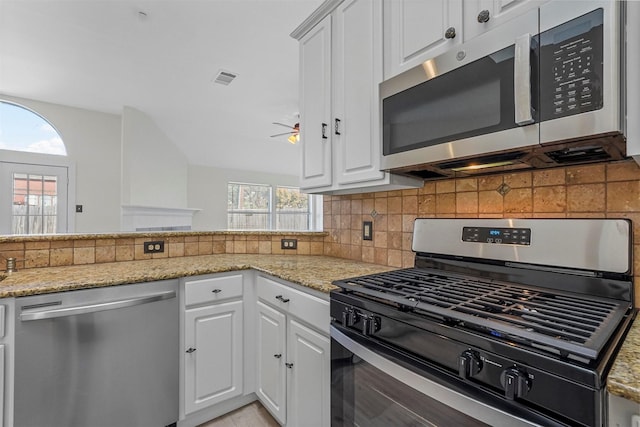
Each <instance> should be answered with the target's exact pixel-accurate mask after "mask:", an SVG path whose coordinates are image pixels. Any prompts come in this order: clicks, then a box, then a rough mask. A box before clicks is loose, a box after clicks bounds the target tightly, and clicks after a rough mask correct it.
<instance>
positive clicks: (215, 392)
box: [184, 301, 243, 414]
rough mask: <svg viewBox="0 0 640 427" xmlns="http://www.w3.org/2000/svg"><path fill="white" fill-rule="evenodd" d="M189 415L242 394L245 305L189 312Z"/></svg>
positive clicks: (187, 330) (186, 343) (233, 304)
mask: <svg viewBox="0 0 640 427" xmlns="http://www.w3.org/2000/svg"><path fill="white" fill-rule="evenodd" d="M185 328H186V331H185V347H186V348H185V349H184V350H185V351H186V352H187V354H185V363H184V365H185V387H184V389H185V392H184V393H185V412H186V413H187V414H189V413H191V412H195V411H197V410H199V409H202V408H205V407H208V406H211V405H214V404H216V403H220V402H222V401H223V400H227V399H229V398H231V397H235V396H239V395H241V394H242V372H243V369H242V361H243V356H242V348H243V346H242V337H243V335H242V301H234V302H227V303H219V304H216V305H212V306H208V307H202V308H196V309H192V310H187V311H186V312H185Z"/></svg>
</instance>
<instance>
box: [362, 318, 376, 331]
mask: <svg viewBox="0 0 640 427" xmlns="http://www.w3.org/2000/svg"><path fill="white" fill-rule="evenodd" d="M379 330H380V318H379V317H377V316H373V315H369V316H366V315H365V316H362V334H363V335H373V334H374V333H375V332H377V331H379Z"/></svg>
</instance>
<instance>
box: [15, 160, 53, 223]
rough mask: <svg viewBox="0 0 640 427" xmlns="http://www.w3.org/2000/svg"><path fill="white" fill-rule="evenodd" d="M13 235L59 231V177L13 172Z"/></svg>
mask: <svg viewBox="0 0 640 427" xmlns="http://www.w3.org/2000/svg"><path fill="white" fill-rule="evenodd" d="M12 181H13V205H12V213H13V219H12V224H11V232H12V234H42V233H55V232H56V225H57V213H58V178H57V177H56V176H48V175H36V174H24V173H14V174H13V180H12Z"/></svg>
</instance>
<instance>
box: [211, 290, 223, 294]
mask: <svg viewBox="0 0 640 427" xmlns="http://www.w3.org/2000/svg"><path fill="white" fill-rule="evenodd" d="M211 292H213V293H214V294H219V293H220V292H222V289H214V290H212V291H211Z"/></svg>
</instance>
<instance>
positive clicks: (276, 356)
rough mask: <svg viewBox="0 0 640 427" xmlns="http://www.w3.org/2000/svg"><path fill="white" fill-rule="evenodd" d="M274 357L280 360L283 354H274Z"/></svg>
mask: <svg viewBox="0 0 640 427" xmlns="http://www.w3.org/2000/svg"><path fill="white" fill-rule="evenodd" d="M273 357H275V358H276V359H280V358H281V357H282V354H280V353H278V354H274V355H273Z"/></svg>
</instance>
